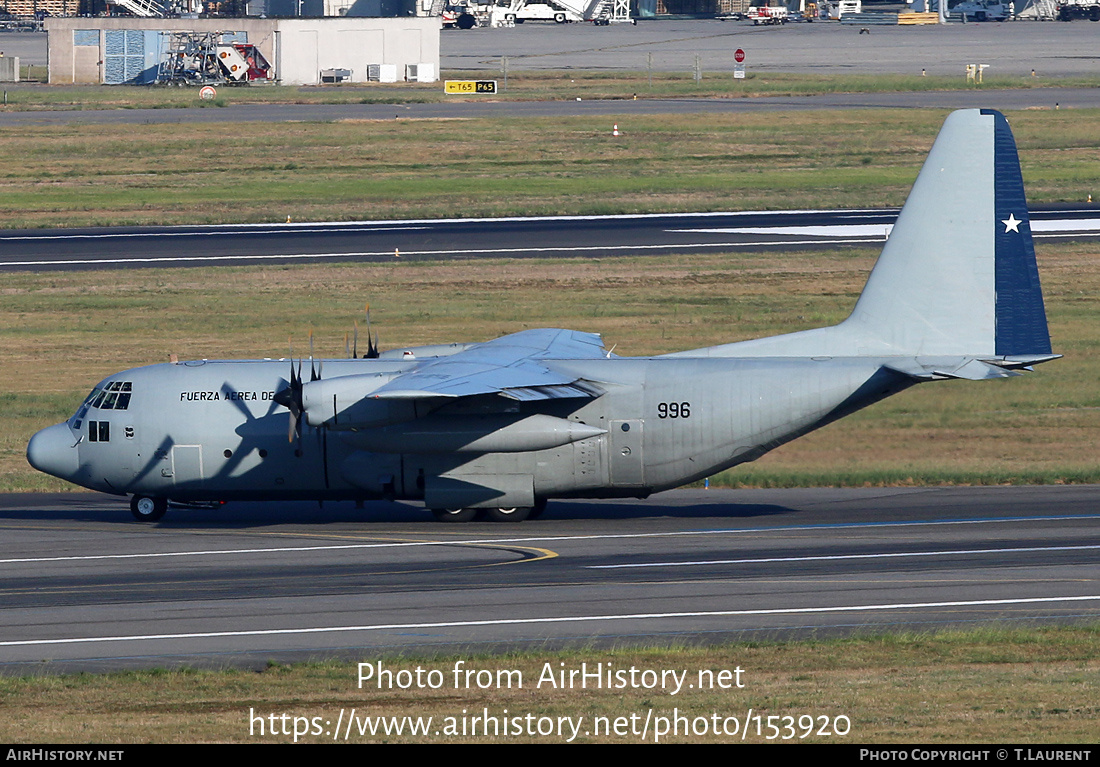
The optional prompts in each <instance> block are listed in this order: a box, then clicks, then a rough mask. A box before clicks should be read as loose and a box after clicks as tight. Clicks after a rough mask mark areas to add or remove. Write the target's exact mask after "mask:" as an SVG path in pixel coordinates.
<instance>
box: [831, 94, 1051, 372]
mask: <svg viewBox="0 0 1100 767" xmlns="http://www.w3.org/2000/svg"><path fill="white" fill-rule="evenodd" d="M844 325H845V326H849V325H850V326H854V327H850V330H858V331H859V335H861V336H864V335H869V336H870V337H872V338H876V339H878V340H881V341H882V342H884V343H885V344H886V345H887V346H888V347H889V348H890V349H891V351H892V352H893V353H895V354H898V353H900V354H906V355H909V354H913V355H966V356H976V357H1004V356H1018V355H1019V356H1022V355H1046V354H1050V335H1049V334H1048V332H1047V321H1046V311H1045V309H1044V307H1043V294H1042V290H1041V288H1040V286H1039V271H1038V268H1037V267H1036V265H1035V249H1034V246H1033V245H1032V240H1031V224H1030V221H1029V217H1028V212H1027V201H1026V200H1025V198H1024V185H1023V179H1022V177H1021V175H1020V161H1019V158H1018V156H1017V154H1016V142H1015V141H1014V140H1013V138H1012V131H1011V130H1010V129H1009V127H1008V121H1007V120H1006V119H1005V118H1004V115H1002V114H1001V113H999V112H995V111H993V110H989V109H981V110H977V109H973V110H964V111H958V112H954V113H953V114H951V115H950V116H949V117H948V118H947V121H946V122H945V123H944V125H943V128H942V129H941V130H940V135H939V137H938V138H937V139H936V143H935V144H934V145H933V146H932V151H931V152H930V153H929V155H928V159H927V160H925V163H924V167H923V168H921V172H920V175H919V176H918V177H917V181H916V183H915V184H914V185H913V190H912V192H910V194H909V199H908V200H906V203H905V207H904V208H902V211H901V214H900V215H899V216H898V220H897V223H896V224H895V225H894V229H893V231H892V232H891V234H890V238H889V240H888V241H887V243H886V246H885V247H884V248H883V250H882V255H881V256H879V260H878V263H876V264H875V268H874V270H873V271H872V273H871V276H870V278H869V279H868V281H867V286H866V288H865V289H864V291H863V294H862V295H861V296H860V298H859V301H858V303H857V304H856V308H855V310H854V311H853V312H852V316H851V317H850V318H849V319H848V320H847V321H846V322H845V323H844Z"/></svg>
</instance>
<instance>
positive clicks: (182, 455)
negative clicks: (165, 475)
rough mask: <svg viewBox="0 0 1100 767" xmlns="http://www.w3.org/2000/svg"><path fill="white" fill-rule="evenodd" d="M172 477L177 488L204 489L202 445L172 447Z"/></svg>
mask: <svg viewBox="0 0 1100 767" xmlns="http://www.w3.org/2000/svg"><path fill="white" fill-rule="evenodd" d="M172 476H173V477H174V481H175V485H176V487H186V488H193V487H202V484H203V480H204V476H203V469H202V445H173V446H172Z"/></svg>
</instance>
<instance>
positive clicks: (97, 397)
mask: <svg viewBox="0 0 1100 767" xmlns="http://www.w3.org/2000/svg"><path fill="white" fill-rule="evenodd" d="M132 394H133V382H131V381H110V382H109V383H107V385H106V386H103V387H102V388H100V387H98V386H97V387H96V388H94V389H92V393H91V394H89V395H88V396H87V398H85V400H84V404H83V405H81V406H80V408H79V409H78V410H77V411H76V415H74V416H73V418H72V420H71V421H70V425H71V426H72V428H73V429H79V428H80V427H81V425H82V424H83V423H84V417H85V416H87V415H88V410H89V409H96V410H126V409H128V408H129V407H130V396H131V395H132ZM103 424H104V426H106V421H104V422H103ZM88 439H89V441H91V442H95V441H102V442H106V441H107V440H105V439H104V440H97V439H95V438H94V437H92V436H91V434H89V435H88Z"/></svg>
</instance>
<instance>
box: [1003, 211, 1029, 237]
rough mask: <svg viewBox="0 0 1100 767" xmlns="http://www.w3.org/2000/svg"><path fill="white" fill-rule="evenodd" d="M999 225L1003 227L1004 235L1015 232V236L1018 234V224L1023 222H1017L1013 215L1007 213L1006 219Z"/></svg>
mask: <svg viewBox="0 0 1100 767" xmlns="http://www.w3.org/2000/svg"><path fill="white" fill-rule="evenodd" d="M1001 223H1002V224H1004V225H1005V234H1008V233H1009V232H1016V233H1017V234H1019V233H1020V224H1022V223H1024V222H1023V221H1020V220H1018V219H1017V218H1016V214H1015V213H1009V214H1008V218H1007V219H1006V220H1004V221H1002V222H1001Z"/></svg>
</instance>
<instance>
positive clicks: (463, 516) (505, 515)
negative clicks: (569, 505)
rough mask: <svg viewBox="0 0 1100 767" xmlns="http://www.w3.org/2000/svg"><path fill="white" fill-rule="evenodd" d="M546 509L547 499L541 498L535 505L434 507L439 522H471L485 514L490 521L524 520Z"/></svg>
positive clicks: (539, 514) (535, 516)
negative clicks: (470, 507)
mask: <svg viewBox="0 0 1100 767" xmlns="http://www.w3.org/2000/svg"><path fill="white" fill-rule="evenodd" d="M544 511H546V500H545V499H542V498H540V499H539V500H537V501H535V505H534V506H511V507H502V508H490V509H432V514H433V515H435V518H436V520H437V521H439V522H469V521H471V520H473V519H474V518H475V517H477V516H478V515H479V512H480V513H481V514H484V516H485V519H487V520H489V521H490V522H522V521H523V520H525V519H538V518H539V517H541V516H542V513H543V512H544Z"/></svg>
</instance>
